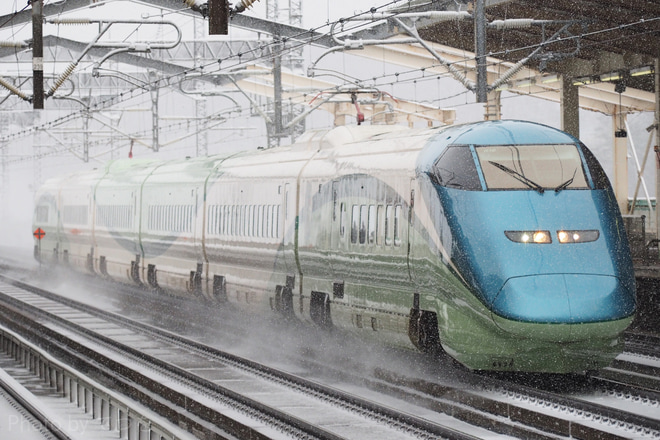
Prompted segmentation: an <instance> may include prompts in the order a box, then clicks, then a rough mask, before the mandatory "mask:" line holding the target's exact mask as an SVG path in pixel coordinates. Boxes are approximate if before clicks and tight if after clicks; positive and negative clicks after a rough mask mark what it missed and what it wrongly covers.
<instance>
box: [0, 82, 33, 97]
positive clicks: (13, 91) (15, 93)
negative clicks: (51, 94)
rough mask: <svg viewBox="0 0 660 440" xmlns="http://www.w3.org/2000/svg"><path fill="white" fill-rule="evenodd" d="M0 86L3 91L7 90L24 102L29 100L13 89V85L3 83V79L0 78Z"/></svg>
mask: <svg viewBox="0 0 660 440" xmlns="http://www.w3.org/2000/svg"><path fill="white" fill-rule="evenodd" d="M0 85H1V86H3V87H4V88H5V89H7V90H9V91H10V92H12V93H13V94H14V95H16V96H18V97H20V98H21V99H23V100H25V101H29V100H30V98H28V97H27V96H26V95H25V94H24V93H23V92H21V91H20V90H19V89H17V88H16V87H14V85H13V84H11V83H9V82H7V81H5V80H4V78H0Z"/></svg>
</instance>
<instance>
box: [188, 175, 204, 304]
mask: <svg viewBox="0 0 660 440" xmlns="http://www.w3.org/2000/svg"><path fill="white" fill-rule="evenodd" d="M200 193H201V191H200V190H199V186H197V187H195V188H194V189H192V190H191V202H192V205H193V207H194V208H193V218H192V225H191V226H192V234H193V252H194V255H195V257H196V259H197V273H196V274H195V277H196V279H197V282H198V283H200V285H199V289H201V291H202V293H206V292H207V291H208V261H207V260H206V256H205V254H204V218H205V215H204V213H205V209H206V208H205V201H204V197H203V194H200ZM200 265H201V269H202V270H201V271H200V270H199V269H200Z"/></svg>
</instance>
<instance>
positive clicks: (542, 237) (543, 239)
mask: <svg viewBox="0 0 660 440" xmlns="http://www.w3.org/2000/svg"><path fill="white" fill-rule="evenodd" d="M504 235H506V237H507V238H508V239H509V240H511V241H515V242H516V243H538V244H547V243H552V238H551V237H550V231H504Z"/></svg>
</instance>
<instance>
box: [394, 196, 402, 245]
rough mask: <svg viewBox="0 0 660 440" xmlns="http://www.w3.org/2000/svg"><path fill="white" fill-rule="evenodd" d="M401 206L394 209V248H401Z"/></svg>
mask: <svg viewBox="0 0 660 440" xmlns="http://www.w3.org/2000/svg"><path fill="white" fill-rule="evenodd" d="M400 228H401V205H396V206H395V207H394V246H401V234H400V231H399V229H400Z"/></svg>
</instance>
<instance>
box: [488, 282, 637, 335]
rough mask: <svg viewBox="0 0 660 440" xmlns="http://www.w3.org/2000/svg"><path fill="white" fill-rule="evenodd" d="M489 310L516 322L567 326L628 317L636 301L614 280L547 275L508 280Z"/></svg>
mask: <svg viewBox="0 0 660 440" xmlns="http://www.w3.org/2000/svg"><path fill="white" fill-rule="evenodd" d="M491 307H492V311H493V312H494V313H496V314H497V315H499V316H501V317H504V318H509V319H513V320H517V321H526V322H537V323H566V324H570V323H587V322H598V321H606V320H614V319H620V318H623V317H626V316H629V315H631V314H632V313H633V312H634V311H635V299H634V294H631V293H630V291H629V289H627V288H626V287H625V286H623V285H622V284H621V282H620V281H619V279H618V278H616V277H614V276H609V275H587V274H547V275H530V276H521V277H513V278H509V279H508V280H507V281H506V282H505V283H504V285H503V286H502V289H501V290H500V292H499V293H498V294H497V296H496V297H495V299H494V300H493V303H492V305H491Z"/></svg>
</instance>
